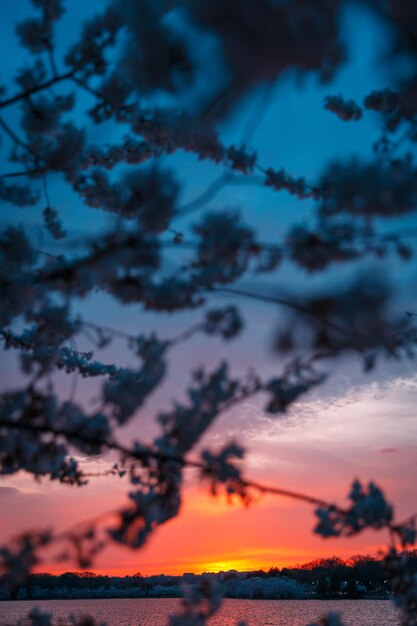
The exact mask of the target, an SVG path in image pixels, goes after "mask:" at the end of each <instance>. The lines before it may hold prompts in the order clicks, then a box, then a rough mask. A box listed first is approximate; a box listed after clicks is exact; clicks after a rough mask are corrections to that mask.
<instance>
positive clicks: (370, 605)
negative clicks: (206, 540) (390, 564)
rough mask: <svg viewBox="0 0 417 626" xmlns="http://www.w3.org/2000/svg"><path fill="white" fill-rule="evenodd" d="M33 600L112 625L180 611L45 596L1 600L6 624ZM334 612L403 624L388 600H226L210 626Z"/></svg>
mask: <svg viewBox="0 0 417 626" xmlns="http://www.w3.org/2000/svg"><path fill="white" fill-rule="evenodd" d="M33 605H36V606H38V607H39V608H41V609H42V610H44V611H47V612H49V613H52V614H53V615H54V617H55V618H65V617H67V616H68V615H69V614H70V613H73V614H75V615H78V616H80V615H86V614H89V615H91V616H93V617H95V618H96V619H97V620H99V621H105V622H107V623H108V624H109V625H110V626H166V623H167V617H168V615H169V614H170V613H175V612H178V610H179V600H177V599H167V598H163V599H154V598H152V599H142V598H140V599H133V598H132V599H115V600H109V599H105V600H40V601H37V602H33V603H32V602H31V601H26V602H25V601H23V602H22V601H21V602H0V625H1V626H5V625H7V624H13V623H14V622H16V621H17V620H18V619H21V618H23V617H24V616H25V615H27V613H28V612H29V611H30V609H31V607H32V606H33ZM328 611H334V612H337V613H339V614H340V616H341V617H342V619H343V622H344V624H346V626H399V624H400V620H399V618H398V614H397V612H396V610H395V608H394V606H393V605H392V604H391V602H389V601H388V600H225V601H224V603H223V605H222V607H221V609H220V611H219V612H218V614H216V615H215V616H214V617H213V618H212V619H211V620H210V626H232V625H233V626H235V625H236V623H237V622H238V621H239V620H245V621H246V622H247V623H248V624H249V626H307V624H309V623H310V622H313V621H317V620H318V619H319V618H320V617H321V616H323V615H325V614H326V613H327V612H328Z"/></svg>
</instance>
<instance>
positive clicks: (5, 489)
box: [0, 487, 23, 498]
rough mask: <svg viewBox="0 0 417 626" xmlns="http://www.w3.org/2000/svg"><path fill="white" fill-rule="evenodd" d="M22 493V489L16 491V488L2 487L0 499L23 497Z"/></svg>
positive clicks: (0, 488)
mask: <svg viewBox="0 0 417 626" xmlns="http://www.w3.org/2000/svg"><path fill="white" fill-rule="evenodd" d="M22 493H23V492H22V491H20V489H16V487H0V498H7V497H8V496H13V495H17V494H19V495H22Z"/></svg>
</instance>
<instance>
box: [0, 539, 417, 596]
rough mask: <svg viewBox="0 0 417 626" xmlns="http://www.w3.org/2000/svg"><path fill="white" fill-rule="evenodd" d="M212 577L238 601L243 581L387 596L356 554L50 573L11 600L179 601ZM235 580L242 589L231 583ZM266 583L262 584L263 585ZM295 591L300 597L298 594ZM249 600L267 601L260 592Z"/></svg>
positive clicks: (415, 568) (416, 565)
mask: <svg viewBox="0 0 417 626" xmlns="http://www.w3.org/2000/svg"><path fill="white" fill-rule="evenodd" d="M407 557H408V559H409V562H410V565H411V570H412V572H413V573H414V574H417V550H412V551H409V552H407ZM203 578H211V579H214V580H216V581H217V582H218V583H220V584H221V585H222V586H223V587H224V592H225V595H226V596H231V597H241V595H240V593H241V592H242V593H243V594H244V593H245V590H246V589H247V587H245V585H244V581H247V580H250V579H257V580H262V579H263V580H264V581H266V580H267V579H274V578H279V579H282V580H285V581H286V582H287V581H288V582H289V581H294V583H296V584H297V585H300V586H302V587H304V589H303V591H304V594H303V595H304V597H307V598H308V597H320V598H330V597H338V598H361V597H366V596H367V594H378V595H381V596H384V595H387V594H388V593H389V581H388V579H387V576H386V572H385V568H384V561H383V560H378V559H376V558H374V557H371V556H362V555H355V556H353V557H351V558H349V559H348V560H347V561H343V560H342V559H340V558H338V557H334V556H333V557H329V558H324V559H316V560H314V561H311V562H309V563H305V564H304V565H299V566H298V565H297V566H295V567H284V568H282V569H279V568H278V567H271V568H270V569H269V570H262V569H260V570H252V571H248V572H239V571H237V570H230V571H227V572H218V573H210V572H207V573H204V574H202V575H201V576H199V575H196V574H183V575H182V576H167V575H165V574H159V575H155V576H146V577H145V576H142V574H141V573H140V572H138V573H136V574H133V575H131V576H107V575H98V574H94V573H93V572H83V573H78V572H65V573H64V574H61V575H59V576H56V575H54V574H48V573H39V574H31V575H30V577H29V579H28V581H27V584H26V585H25V586H22V587H20V588H19V589H18V591H17V593H16V594H15V596H14V598H18V599H40V598H66V597H67V598H83V597H84V598H85V597H97V598H101V597H161V596H162V597H177V596H179V595H180V587H181V585H182V584H183V583H185V582H191V580H193V581H198V579H203ZM231 581H236V582H239V583H242V584H240V587H237V586H236V585H234V586H233V585H231ZM265 585H266V583H265ZM297 589H298V594H297V593H296V590H297ZM300 593H301V587H293V588H292V591H291V593H290V594H289V595H288V594H285V595H280V594H277V595H276V596H274V597H300ZM250 597H267V596H265V595H263V594H262V590H261V591H259V590H258V591H257V592H256V593H255V595H252V594H251V596H250ZM0 598H1V599H2V600H7V599H12V598H11V596H10V594H9V592H8V590H7V586H6V584H5V580H4V576H3V577H1V578H0Z"/></svg>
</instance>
